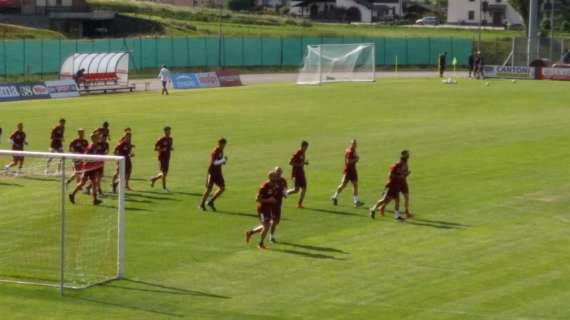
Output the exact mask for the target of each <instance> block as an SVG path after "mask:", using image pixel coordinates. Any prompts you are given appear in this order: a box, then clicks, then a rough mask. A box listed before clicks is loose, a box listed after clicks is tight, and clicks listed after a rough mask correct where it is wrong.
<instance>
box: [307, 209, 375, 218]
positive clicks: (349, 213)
mask: <svg viewBox="0 0 570 320" xmlns="http://www.w3.org/2000/svg"><path fill="white" fill-rule="evenodd" d="M305 210H309V211H317V212H323V213H328V214H336V215H340V216H353V217H359V218H367V216H366V215H362V214H358V213H354V212H348V211H338V210H329V209H319V208H309V207H305Z"/></svg>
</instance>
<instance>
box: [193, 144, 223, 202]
mask: <svg viewBox="0 0 570 320" xmlns="http://www.w3.org/2000/svg"><path fill="white" fill-rule="evenodd" d="M227 143H228V141H227V140H226V139H225V138H220V140H218V146H217V147H216V148H215V149H214V151H212V154H211V157H210V166H209V167H208V177H207V178H206V191H204V194H203V195H202V202H200V209H202V210H203V211H206V205H208V207H210V208H211V209H212V210H213V211H216V207H215V206H214V201H216V199H218V197H219V196H220V195H222V193H223V192H224V190H226V182H225V180H224V175H223V174H222V166H223V165H225V164H226V163H227V162H228V157H226V156H224V149H225V147H226V144H227ZM214 185H216V186H218V190H216V192H214V195H213V196H212V197H211V198H210V199H208V197H209V196H210V193H211V192H212V189H213V188H214Z"/></svg>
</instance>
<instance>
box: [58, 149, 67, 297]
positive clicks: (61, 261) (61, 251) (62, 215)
mask: <svg viewBox="0 0 570 320" xmlns="http://www.w3.org/2000/svg"><path fill="white" fill-rule="evenodd" d="M60 184H61V195H60V196H61V199H60V201H61V204H60V223H61V225H60V239H59V241H60V248H59V254H60V256H59V294H60V295H61V296H62V297H63V294H64V289H65V198H66V197H65V196H66V194H65V185H66V183H65V158H61V177H60Z"/></svg>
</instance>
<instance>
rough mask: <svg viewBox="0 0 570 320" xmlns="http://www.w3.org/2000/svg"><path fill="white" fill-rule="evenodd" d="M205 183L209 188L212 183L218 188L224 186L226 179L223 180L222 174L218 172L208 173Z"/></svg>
mask: <svg viewBox="0 0 570 320" xmlns="http://www.w3.org/2000/svg"><path fill="white" fill-rule="evenodd" d="M206 185H207V186H208V187H209V188H211V187H213V186H214V185H217V186H218V187H220V188H225V187H226V181H225V180H224V176H223V175H221V174H219V173H212V172H209V173H208V181H206Z"/></svg>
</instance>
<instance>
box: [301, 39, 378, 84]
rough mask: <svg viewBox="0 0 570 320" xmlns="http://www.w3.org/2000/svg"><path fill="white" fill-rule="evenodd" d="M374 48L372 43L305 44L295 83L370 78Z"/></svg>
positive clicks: (374, 64) (371, 79)
mask: <svg viewBox="0 0 570 320" xmlns="http://www.w3.org/2000/svg"><path fill="white" fill-rule="evenodd" d="M375 72H376V47H375V45H374V44H373V43H356V44H320V45H307V50H306V54H305V57H304V59H303V67H302V68H301V69H300V70H299V74H298V77H297V84H321V83H326V82H341V81H368V82H371V81H374V79H375Z"/></svg>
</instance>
